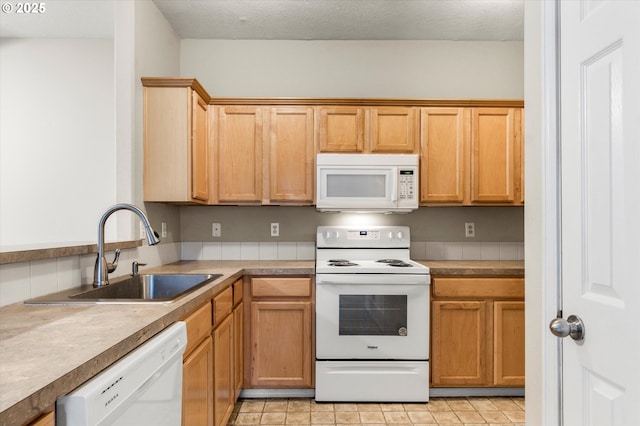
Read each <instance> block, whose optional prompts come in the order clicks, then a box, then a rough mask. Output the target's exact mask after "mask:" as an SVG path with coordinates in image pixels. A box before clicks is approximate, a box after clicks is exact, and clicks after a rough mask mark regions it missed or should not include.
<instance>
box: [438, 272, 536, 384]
mask: <svg viewBox="0 0 640 426" xmlns="http://www.w3.org/2000/svg"><path fill="white" fill-rule="evenodd" d="M432 291H433V299H432V303H431V308H432V309H431V357H430V365H431V386H432V387H455V386H460V387H462V386H464V387H492V386H514V387H520V386H524V279H523V278H449V277H442V278H441V277H434V278H433V285H432Z"/></svg>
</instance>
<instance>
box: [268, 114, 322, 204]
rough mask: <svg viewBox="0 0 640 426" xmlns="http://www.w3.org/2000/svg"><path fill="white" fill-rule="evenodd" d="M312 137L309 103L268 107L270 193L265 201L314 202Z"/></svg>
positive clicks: (313, 149) (311, 117)
mask: <svg viewBox="0 0 640 426" xmlns="http://www.w3.org/2000/svg"><path fill="white" fill-rule="evenodd" d="M314 140H315V139H314V128H313V108H312V107H273V108H271V114H270V119H269V146H268V147H267V149H268V151H269V152H268V155H267V153H265V158H268V160H269V163H268V165H266V167H268V170H269V173H268V176H269V184H268V194H269V197H268V199H267V200H265V201H264V203H265V204H269V203H278V202H282V201H283V202H298V203H304V204H311V203H313V194H314V190H313V189H314V164H315V144H314ZM266 192H267V191H266V190H265V193H266Z"/></svg>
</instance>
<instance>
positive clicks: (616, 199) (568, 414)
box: [560, 0, 640, 426]
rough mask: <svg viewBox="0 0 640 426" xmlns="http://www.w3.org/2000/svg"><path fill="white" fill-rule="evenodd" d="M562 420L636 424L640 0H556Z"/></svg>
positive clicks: (639, 397) (602, 425)
mask: <svg viewBox="0 0 640 426" xmlns="http://www.w3.org/2000/svg"><path fill="white" fill-rule="evenodd" d="M560 23H561V25H560V40H561V56H560V58H561V59H560V62H561V121H560V122H561V135H562V137H561V144H562V151H561V152H562V161H561V170H562V203H561V205H562V215H561V216H562V218H561V223H562V295H563V316H564V318H567V317H568V316H569V315H572V314H574V315H577V316H579V317H580V318H581V319H582V320H583V322H584V326H585V333H584V339H583V340H582V341H574V340H571V339H570V338H568V337H567V338H566V339H564V340H563V365H562V368H563V393H562V396H563V418H564V424H565V425H580V426H588V425H593V426H607V425H640V368H639V366H638V361H639V360H640V232H639V231H638V229H639V227H640V1H637V0H609V1H597V0H592V1H587V0H581V1H578V0H563V1H561V2H560Z"/></svg>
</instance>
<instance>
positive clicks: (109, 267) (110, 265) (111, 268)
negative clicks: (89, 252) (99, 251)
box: [107, 249, 120, 273]
mask: <svg viewBox="0 0 640 426" xmlns="http://www.w3.org/2000/svg"><path fill="white" fill-rule="evenodd" d="M115 253H116V255H115V257H114V258H113V262H110V263H107V272H109V273H112V272H113V271H115V270H116V268H117V267H118V259H120V249H116V252H115Z"/></svg>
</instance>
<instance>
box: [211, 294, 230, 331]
mask: <svg viewBox="0 0 640 426" xmlns="http://www.w3.org/2000/svg"><path fill="white" fill-rule="evenodd" d="M232 308H233V287H227V288H226V289H225V290H223V291H222V293H220V294H218V295H217V296H216V297H214V298H213V323H214V324H218V323H219V322H220V321H222V320H223V319H224V317H226V316H227V315H229V314H230V313H231V309H232Z"/></svg>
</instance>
